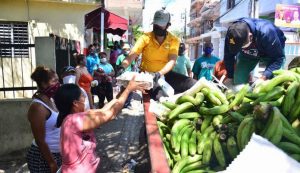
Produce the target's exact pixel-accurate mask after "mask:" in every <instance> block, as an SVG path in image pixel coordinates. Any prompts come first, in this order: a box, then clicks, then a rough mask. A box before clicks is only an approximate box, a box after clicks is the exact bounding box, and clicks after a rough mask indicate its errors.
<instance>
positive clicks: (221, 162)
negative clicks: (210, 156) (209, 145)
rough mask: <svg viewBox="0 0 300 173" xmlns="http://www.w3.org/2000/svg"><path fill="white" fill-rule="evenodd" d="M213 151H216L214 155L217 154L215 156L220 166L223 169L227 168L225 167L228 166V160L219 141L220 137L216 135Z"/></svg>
mask: <svg viewBox="0 0 300 173" xmlns="http://www.w3.org/2000/svg"><path fill="white" fill-rule="evenodd" d="M213 151H214V154H215V156H216V158H217V161H218V163H219V165H220V166H221V167H223V168H225V166H226V159H225V156H224V152H223V149H222V146H221V143H220V141H219V135H216V137H215V138H214V141H213Z"/></svg>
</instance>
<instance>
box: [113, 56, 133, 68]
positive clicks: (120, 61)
mask: <svg viewBox="0 0 300 173" xmlns="http://www.w3.org/2000/svg"><path fill="white" fill-rule="evenodd" d="M125 58H126V56H125V55H124V54H121V55H119V56H118V59H117V62H116V65H121V64H122V62H123V61H124V59H125ZM134 65H135V61H132V62H131V65H130V66H128V67H127V68H126V69H125V71H132V66H134Z"/></svg>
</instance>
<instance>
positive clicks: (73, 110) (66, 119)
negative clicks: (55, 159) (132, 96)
mask: <svg viewBox="0 0 300 173" xmlns="http://www.w3.org/2000/svg"><path fill="white" fill-rule="evenodd" d="M144 89H145V85H144V84H142V83H138V82H135V80H134V78H133V79H132V80H131V81H130V82H129V84H128V86H127V88H126V89H125V91H124V92H123V93H122V95H121V96H120V97H119V98H118V99H114V100H112V101H111V102H109V103H108V104H107V105H105V107H103V108H102V109H94V110H89V111H88V112H84V96H83V95H82V93H81V90H80V88H79V87H78V86H77V85H75V84H64V85H62V86H61V87H60V88H59V89H58V91H57V93H56V95H55V97H54V101H55V104H56V105H57V109H58V110H59V115H58V118H57V123H56V125H57V127H61V133H60V134H61V136H60V146H61V155H62V167H61V168H62V172H63V173H93V172H96V170H97V167H98V165H99V162H100V158H99V157H97V156H96V154H95V149H96V138H95V135H94V132H93V129H95V128H97V127H99V126H100V125H102V124H104V123H106V122H108V121H110V120H112V119H114V118H115V116H116V115H118V112H119V111H120V110H121V109H122V108H123V106H124V103H125V101H126V99H127V97H128V94H129V93H130V92H132V91H134V90H141V91H144Z"/></svg>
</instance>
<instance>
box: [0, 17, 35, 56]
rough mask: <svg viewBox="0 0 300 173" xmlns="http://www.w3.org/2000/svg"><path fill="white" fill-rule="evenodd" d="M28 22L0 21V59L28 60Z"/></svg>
mask: <svg viewBox="0 0 300 173" xmlns="http://www.w3.org/2000/svg"><path fill="white" fill-rule="evenodd" d="M28 37H29V36H28V23H27V22H2V21H0V58H28V57H29V47H30V45H29V41H28V40H29V38H28Z"/></svg>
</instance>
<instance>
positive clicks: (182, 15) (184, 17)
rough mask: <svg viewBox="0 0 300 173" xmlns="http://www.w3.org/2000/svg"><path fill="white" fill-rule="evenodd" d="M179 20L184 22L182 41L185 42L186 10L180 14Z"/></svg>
mask: <svg viewBox="0 0 300 173" xmlns="http://www.w3.org/2000/svg"><path fill="white" fill-rule="evenodd" d="M181 19H183V20H184V26H183V36H182V39H183V40H185V39H186V8H185V9H184V12H183V13H181Z"/></svg>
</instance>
